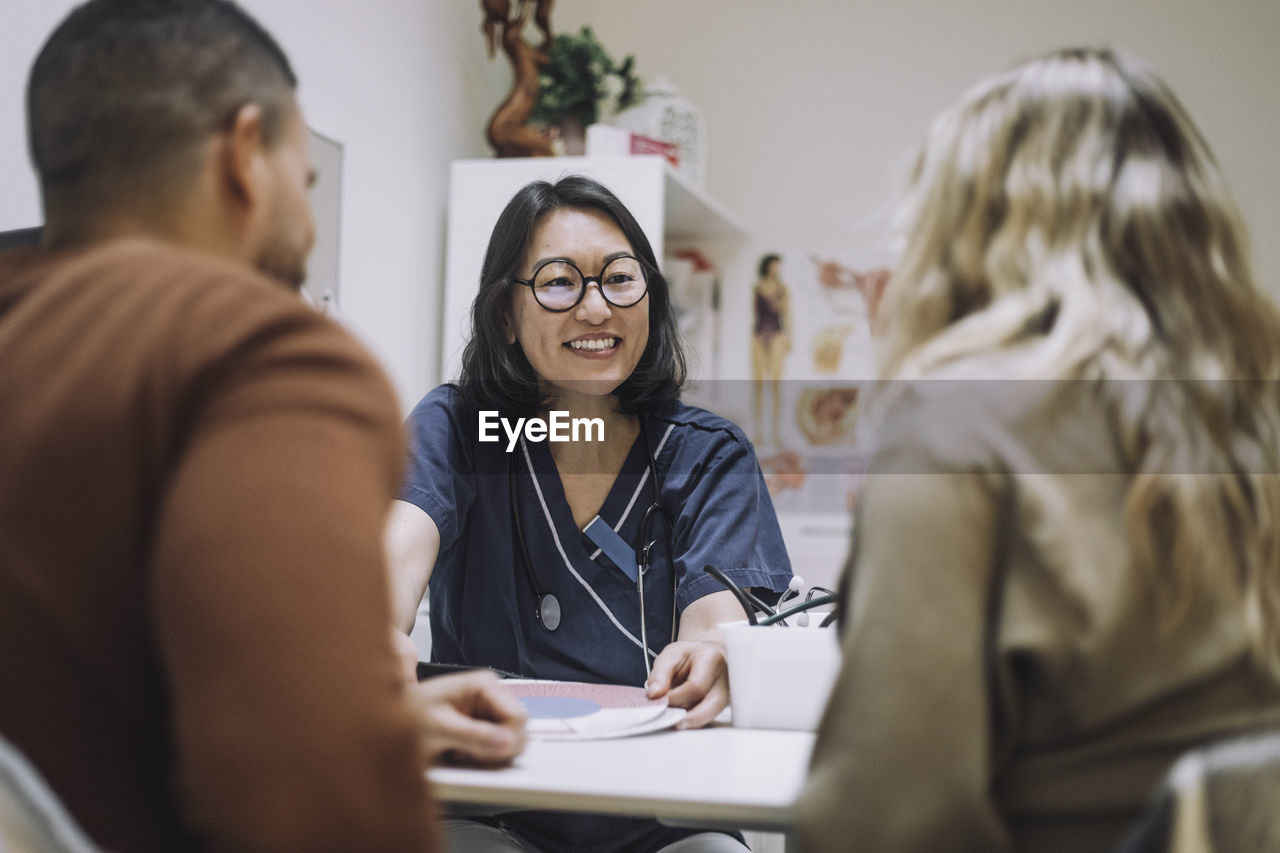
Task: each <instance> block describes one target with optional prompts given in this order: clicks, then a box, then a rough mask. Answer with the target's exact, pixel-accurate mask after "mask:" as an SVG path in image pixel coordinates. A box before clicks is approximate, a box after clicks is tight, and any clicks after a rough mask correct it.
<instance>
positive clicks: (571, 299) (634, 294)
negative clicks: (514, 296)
mask: <svg viewBox="0 0 1280 853" xmlns="http://www.w3.org/2000/svg"><path fill="white" fill-rule="evenodd" d="M512 281H514V282H516V283H517V284H523V285H524V286H525V287H527V288H529V289H530V290H532V291H533V298H534V299H536V300H537V301H538V304H539V305H541V306H542V307H543V308H545V309H547V310H548V311H555V312H561V311H568V310H570V309H572V308H574V307H576V306H577V304H578V303H579V302H581V301H582V297H583V296H585V295H586V293H587V285H588V284H591V283H592V282H595V284H596V286H597V287H599V288H600V295H601V296H603V297H604V301H605V302H608V303H609V304H610V305H612V306H613V307H615V308H630V307H631V306H632V305H635V304H636V303H637V302H639V301H640V300H641V299H643V298H644V295H645V293H647V292H648V291H649V281H648V278H647V277H646V276H645V271H644V263H643V262H642V261H641V260H640V259H639V258H633V257H632V256H631V255H622V256H620V257H617V258H614V259H613V260H611V261H609V263H607V264H605V265H604V269H602V270H600V274H599V275H594V276H592V275H583V274H582V270H580V269H578V267H577V266H576V265H575V264H574V263H573V261H567V260H565V259H564V258H552V259H551V260H549V261H543V262H542V263H541V264H539V265H538V268H537V269H535V270H534V271H533V277H532V278H516V279H512Z"/></svg>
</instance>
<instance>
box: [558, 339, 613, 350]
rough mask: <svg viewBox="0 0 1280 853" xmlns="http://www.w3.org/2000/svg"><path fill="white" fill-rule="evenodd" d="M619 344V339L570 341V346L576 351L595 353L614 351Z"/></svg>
mask: <svg viewBox="0 0 1280 853" xmlns="http://www.w3.org/2000/svg"><path fill="white" fill-rule="evenodd" d="M617 343H618V339H617V338H592V339H591V340H588V341H569V346H571V347H573V348H574V349H585V350H592V351H594V352H603V351H604V350H607V349H613V347H614V346H616V345H617Z"/></svg>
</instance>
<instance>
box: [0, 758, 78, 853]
mask: <svg viewBox="0 0 1280 853" xmlns="http://www.w3.org/2000/svg"><path fill="white" fill-rule="evenodd" d="M0 850H2V851H5V853H101V851H100V849H99V848H98V847H97V846H96V845H95V844H94V843H93V842H92V841H90V840H89V836H87V835H85V834H84V830H82V829H81V828H80V827H79V825H78V824H77V823H76V822H75V820H74V819H73V818H72V817H71V815H70V814H68V813H67V810H66V809H65V808H63V806H62V803H61V802H59V801H58V797H57V795H56V794H54V793H53V791H52V790H51V789H50V788H49V786H48V785H47V784H46V783H45V781H44V779H43V778H42V777H41V776H40V774H39V772H38V771H37V770H36V769H35V768H34V767H32V766H31V763H30V762H29V761H27V759H26V758H25V757H24V756H23V755H22V753H20V752H19V751H18V749H17V747H15V746H14V745H13V744H11V743H9V741H7V740H5V739H4V738H3V737H0Z"/></svg>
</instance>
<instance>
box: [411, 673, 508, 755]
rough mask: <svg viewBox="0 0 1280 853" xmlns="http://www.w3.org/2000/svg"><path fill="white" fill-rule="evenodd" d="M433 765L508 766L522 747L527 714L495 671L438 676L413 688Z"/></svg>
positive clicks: (424, 739) (415, 703) (415, 702)
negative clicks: (454, 763)
mask: <svg viewBox="0 0 1280 853" xmlns="http://www.w3.org/2000/svg"><path fill="white" fill-rule="evenodd" d="M409 695H410V697H411V698H412V700H413V703H414V706H415V707H416V708H417V709H418V711H419V713H420V714H421V720H422V740H423V743H424V744H425V745H426V749H427V754H428V755H429V756H430V760H431V763H432V764H438V763H441V762H446V761H447V762H457V763H465V764H475V765H480V766H498V765H502V764H506V763H508V762H510V761H511V759H513V758H515V757H516V756H517V755H519V754H520V753H521V752H523V751H524V745H525V722H526V720H527V719H528V715H527V714H526V713H525V710H524V706H523V705H521V704H520V702H519V700H517V699H516V698H515V697H514V696H512V695H511V693H510V692H509V691H508V690H507V688H505V687H503V686H502V682H501V681H500V680H499V679H498V677H497V676H496V675H494V674H493V673H492V672H485V671H480V670H477V671H475V672H461V673H458V674H456V675H438V676H436V677H435V678H429V679H427V680H426V681H423V682H421V683H418V684H415V685H413V686H411V687H410V688H409Z"/></svg>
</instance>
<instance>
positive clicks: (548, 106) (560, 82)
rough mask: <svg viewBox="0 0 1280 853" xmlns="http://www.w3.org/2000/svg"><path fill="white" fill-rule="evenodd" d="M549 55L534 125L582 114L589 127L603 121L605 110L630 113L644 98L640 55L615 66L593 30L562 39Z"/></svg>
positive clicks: (540, 79) (541, 76) (585, 29)
mask: <svg viewBox="0 0 1280 853" xmlns="http://www.w3.org/2000/svg"><path fill="white" fill-rule="evenodd" d="M547 56H548V58H549V60H550V61H549V62H547V64H545V65H543V66H542V68H541V70H540V73H539V75H538V105H537V106H536V107H534V110H533V114H532V115H531V116H530V120H531V121H533V122H536V123H542V124H554V123H556V122H558V121H560V120H561V119H562V118H564V117H565V116H576V117H577V118H579V119H580V120H581V121H582V123H583V124H591V123H593V122H595V121H598V120H599V118H600V110H601V107H605V108H606V109H608V110H610V111H617V110H624V109H626V108H627V107H630V106H634V105H635V104H638V103H639V102H640V101H641V100H642V99H643V98H644V93H643V90H642V88H641V82H640V78H639V77H638V76H636V73H635V57H634V56H628V57H627V58H626V59H624V60H623V61H622V63H621V64H617V63H615V62H614V61H613V58H612V57H611V56H609V53H608V52H607V51H606V50H605V49H604V46H603V45H601V44H600V42H599V40H597V39H596V34H595V33H594V32H592V31H591V28H590V27H583V28H582V31H581V32H579V33H578V34H576V35H570V34H567V33H561V34H560V35H558V36H556V37H555V40H554V41H552V43H551V48H550V49H549V50H548V51H547Z"/></svg>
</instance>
